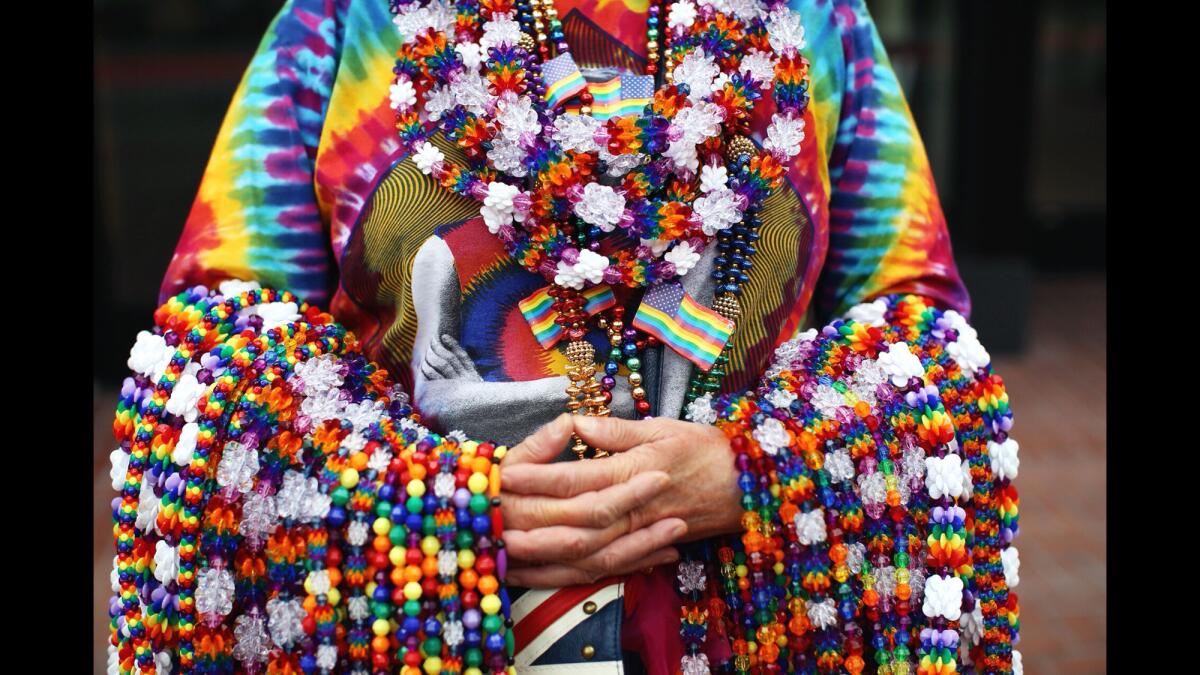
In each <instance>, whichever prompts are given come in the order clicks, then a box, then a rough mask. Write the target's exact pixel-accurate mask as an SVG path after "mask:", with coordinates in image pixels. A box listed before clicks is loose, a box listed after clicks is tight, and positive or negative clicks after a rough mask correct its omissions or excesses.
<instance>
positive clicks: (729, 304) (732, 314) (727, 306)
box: [712, 293, 742, 323]
mask: <svg viewBox="0 0 1200 675" xmlns="http://www.w3.org/2000/svg"><path fill="white" fill-rule="evenodd" d="M712 308H713V311H715V312H716V313H717V314H720V315H721V316H722V317H724V318H726V319H729V320H730V321H733V322H735V323H736V322H737V320H738V318H739V317H741V315H742V305H741V303H740V302H738V298H737V296H736V295H734V294H733V293H722V294H721V295H719V296H717V298H716V299H715V300H713V307H712Z"/></svg>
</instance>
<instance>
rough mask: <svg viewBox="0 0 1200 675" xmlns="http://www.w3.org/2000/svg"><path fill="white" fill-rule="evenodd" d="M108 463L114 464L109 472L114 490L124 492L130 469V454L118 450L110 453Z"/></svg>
mask: <svg viewBox="0 0 1200 675" xmlns="http://www.w3.org/2000/svg"><path fill="white" fill-rule="evenodd" d="M108 461H109V462H112V468H111V469H109V470H108V477H109V478H111V479H112V488H113V489H114V490H117V491H121V490H124V489H125V472H126V471H127V470H128V469H129V453H128V452H125V451H124V450H122V449H121V448H117V449H116V450H113V451H112V452H110V453H108Z"/></svg>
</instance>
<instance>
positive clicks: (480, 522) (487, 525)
mask: <svg viewBox="0 0 1200 675" xmlns="http://www.w3.org/2000/svg"><path fill="white" fill-rule="evenodd" d="M471 529H473V530H475V531H476V532H478V533H479V534H486V533H487V532H490V531H491V530H492V519H491V518H489V517H487V516H486V515H484V514H480V515H478V516H475V517H474V518H473V519H472V520H471Z"/></svg>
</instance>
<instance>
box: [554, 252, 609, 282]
mask: <svg viewBox="0 0 1200 675" xmlns="http://www.w3.org/2000/svg"><path fill="white" fill-rule="evenodd" d="M606 269H608V258H606V257H604V256H602V255H600V254H599V253H595V252H593V251H590V250H588V249H583V250H582V251H580V252H579V259H578V261H577V262H576V263H575V264H574V265H568V264H567V263H566V262H564V261H559V263H558V267H557V274H556V275H555V277H554V283H556V284H558V285H560V286H566V287H567V288H574V289H575V290H580V289H582V288H583V287H584V282H589V281H590V282H591V283H593V284H598V283H600V282H601V281H602V280H603V279H604V270H606Z"/></svg>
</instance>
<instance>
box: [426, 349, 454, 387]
mask: <svg viewBox="0 0 1200 675" xmlns="http://www.w3.org/2000/svg"><path fill="white" fill-rule="evenodd" d="M435 344H436V343H435ZM433 346H435V345H431V347H433ZM425 363H426V364H428V365H429V367H430V368H433V369H434V370H435V371H437V373H438V374H439V375H441V376H442V377H444V378H447V379H449V378H451V377H453V375H454V369H452V368H451V367H450V364H449V363H447V362H446V359H443V358H442V357H441V356H440V355H439V354H438V353H437V351H436V349H432V348H431V349H430V350H429V351H427V352H425Z"/></svg>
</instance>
